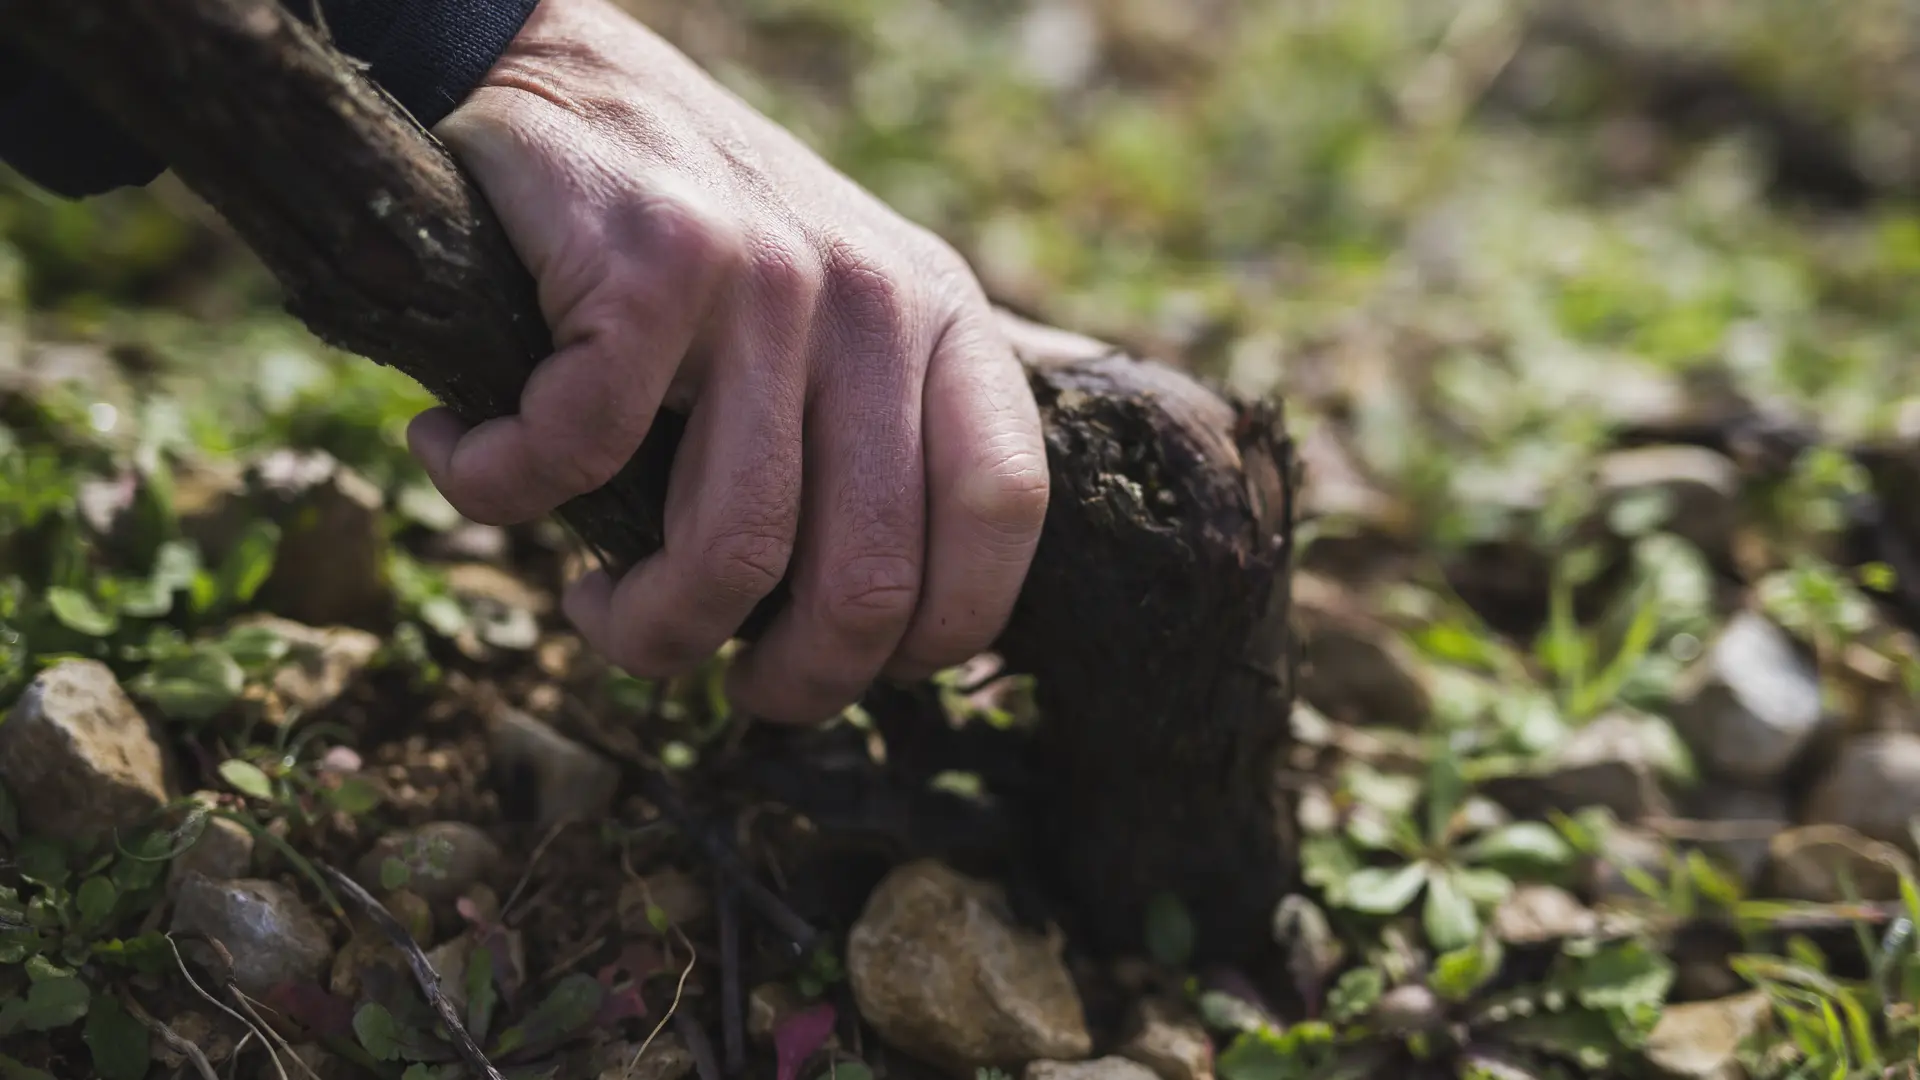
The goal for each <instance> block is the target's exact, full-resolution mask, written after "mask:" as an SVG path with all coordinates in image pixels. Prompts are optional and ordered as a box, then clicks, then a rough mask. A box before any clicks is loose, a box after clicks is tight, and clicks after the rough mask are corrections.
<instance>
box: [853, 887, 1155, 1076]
mask: <svg viewBox="0 0 1920 1080" xmlns="http://www.w3.org/2000/svg"><path fill="white" fill-rule="evenodd" d="M1005 905H1006V901H1005V896H1004V894H1003V892H1002V891H1001V890H1000V889H999V888H998V887H996V886H993V885H991V884H988V883H986V882H982V881H977V880H974V879H972V878H969V877H966V876H963V875H961V874H959V873H956V872H955V871H953V870H951V869H949V868H948V867H946V866H945V865H943V864H941V863H939V862H937V861H935V860H931V859H921V860H918V861H915V862H911V863H907V864H905V865H903V866H900V867H897V868H895V869H894V870H893V871H892V872H891V873H889V874H888V875H887V876H886V878H885V879H883V880H882V881H881V883H880V885H879V886H878V887H877V888H875V890H874V891H873V893H872V895H871V896H869V897H868V900H867V904H866V908H865V910H864V911H863V912H862V913H861V915H860V918H859V919H858V921H856V922H855V923H854V926H853V929H852V931H851V933H850V934H849V935H848V938H847V956H846V964H847V974H848V978H849V981H850V983H851V985H852V988H853V994H854V998H855V1001H856V1002H857V1003H858V1005H859V1009H860V1015H861V1016H862V1017H863V1018H864V1019H865V1020H866V1021H867V1022H868V1023H869V1024H871V1025H873V1027H874V1029H875V1030H876V1031H878V1032H879V1034H880V1036H881V1038H883V1039H885V1040H886V1041H887V1042H888V1043H891V1044H892V1045H893V1046H895V1047H897V1048H899V1049H900V1050H903V1051H905V1052H906V1053H908V1054H911V1055H913V1056H916V1057H919V1058H922V1059H923V1060H925V1061H927V1062H929V1063H931V1064H934V1065H938V1066H941V1067H943V1068H945V1069H947V1070H949V1071H951V1072H952V1073H953V1074H954V1075H955V1076H958V1077H961V1078H963V1080H965V1078H971V1077H972V1076H973V1073H974V1070H975V1069H977V1068H980V1067H982V1066H991V1067H998V1068H1003V1069H1004V1068H1015V1067H1018V1066H1019V1065H1021V1064H1022V1063H1025V1062H1031V1061H1035V1060H1036V1059H1055V1060H1078V1059H1080V1058H1084V1057H1085V1056H1086V1055H1087V1054H1088V1053H1090V1052H1091V1051H1092V1049H1093V1040H1092V1037H1091V1036H1090V1035H1089V1034H1088V1031H1087V1024H1086V1018H1085V1014H1084V1011H1083V1009H1082V1007H1081V1003H1080V996H1079V993H1078V991H1077V990H1076V988H1075V987H1074V983H1073V979H1072V977H1071V976H1070V975H1069V974H1068V972H1067V967H1066V964H1065V962H1064V961H1063V960H1062V958H1061V946H1060V943H1059V942H1057V941H1053V940H1049V939H1048V938H1044V937H1041V936H1040V935H1038V934H1035V933H1033V932H1032V931H1029V930H1025V929H1022V928H1020V927H1017V926H1015V925H1014V924H1013V921H1012V919H1011V917H1010V916H1009V914H1008V913H1007V910H1006V906H1005ZM1128 1064H1129V1065H1132V1063H1131V1062H1129V1063H1128ZM1132 1067H1133V1068H1134V1069H1138V1070H1139V1071H1140V1072H1142V1073H1145V1072H1146V1070H1145V1069H1144V1068H1143V1067H1141V1066H1138V1065H1132ZM1147 1075H1149V1076H1150V1075H1151V1074H1150V1073H1149V1074H1147Z"/></svg>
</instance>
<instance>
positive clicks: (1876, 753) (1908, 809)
mask: <svg viewBox="0 0 1920 1080" xmlns="http://www.w3.org/2000/svg"><path fill="white" fill-rule="evenodd" d="M1915 817H1920V734H1915V733H1913V732H1910V731H1878V732H1872V733H1870V734H1865V735H1857V736H1855V737H1853V738H1851V739H1848V740H1847V741H1846V742H1845V743H1844V744H1842V745H1841V747H1840V750H1839V753H1838V754H1837V755H1836V756H1835V758H1834V760H1833V763H1832V764H1831V765H1829V766H1828V767H1827V770H1826V773H1825V775H1823V776H1822V777H1821V778H1820V780H1819V781H1818V782H1816V783H1815V784H1814V785H1813V792H1812V793H1811V794H1810V795H1808V796H1807V802H1806V806H1805V808H1804V812H1803V813H1802V814H1801V819H1802V820H1803V821H1806V822H1807V823H1808V824H1818V825H1844V826H1846V827H1847V828H1849V829H1852V830H1854V831H1855V832H1858V833H1860V834H1862V835H1864V836H1868V837H1871V838H1873V839H1875V840H1884V841H1886V842H1887V843H1889V844H1897V845H1899V846H1900V847H1902V848H1905V849H1906V850H1908V851H1909V852H1911V851H1913V843H1914V841H1913V834H1912V832H1911V831H1910V825H1909V823H1910V822H1912V821H1913V819H1914V818H1915Z"/></svg>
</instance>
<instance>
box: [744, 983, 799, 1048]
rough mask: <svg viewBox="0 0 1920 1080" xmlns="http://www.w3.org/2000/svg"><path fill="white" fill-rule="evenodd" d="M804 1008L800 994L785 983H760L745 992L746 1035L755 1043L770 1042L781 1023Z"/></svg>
mask: <svg viewBox="0 0 1920 1080" xmlns="http://www.w3.org/2000/svg"><path fill="white" fill-rule="evenodd" d="M806 1007H807V1003H806V1001H805V1000H803V999H802V998H801V997H800V992H799V991H798V990H795V989H794V988H793V987H791V986H788V985H787V984H786V983H777V982H769V983H761V984H760V985H759V986H756V987H754V988H753V989H752V990H750V991H748V992H747V1034H748V1035H749V1036H751V1037H752V1039H753V1041H754V1042H757V1043H767V1042H772V1041H773V1033H774V1031H775V1029H777V1028H779V1026H780V1024H781V1022H782V1021H784V1020H786V1018H787V1017H789V1016H792V1015H793V1014H794V1013H797V1012H799V1011H800V1010H801V1009H804V1008H806Z"/></svg>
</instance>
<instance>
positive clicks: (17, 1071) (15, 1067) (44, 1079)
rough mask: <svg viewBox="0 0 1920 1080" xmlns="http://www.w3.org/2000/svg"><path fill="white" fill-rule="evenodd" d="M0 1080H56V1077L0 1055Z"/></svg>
mask: <svg viewBox="0 0 1920 1080" xmlns="http://www.w3.org/2000/svg"><path fill="white" fill-rule="evenodd" d="M0 1080H54V1076H53V1074H52V1073H48V1072H42V1071H40V1070H39V1069H36V1068H34V1067H33V1066H31V1065H28V1064H25V1063H24V1062H19V1061H15V1060H14V1059H13V1058H10V1057H8V1056H7V1055H5V1054H0Z"/></svg>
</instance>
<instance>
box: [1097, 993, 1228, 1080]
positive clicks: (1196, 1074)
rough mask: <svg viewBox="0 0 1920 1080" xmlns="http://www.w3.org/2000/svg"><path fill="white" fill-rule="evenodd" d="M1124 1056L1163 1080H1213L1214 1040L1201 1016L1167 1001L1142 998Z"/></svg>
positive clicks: (1124, 1046) (1123, 1052)
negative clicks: (1143, 999) (1208, 1033)
mask: <svg viewBox="0 0 1920 1080" xmlns="http://www.w3.org/2000/svg"><path fill="white" fill-rule="evenodd" d="M1120 1053H1121V1055H1122V1056H1124V1057H1127V1058H1130V1059H1132V1060H1134V1061H1137V1062H1139V1063H1140V1064H1142V1065H1145V1066H1146V1067H1147V1068H1149V1069H1152V1070H1153V1072H1154V1075H1156V1076H1158V1077H1159V1078H1160V1080H1213V1041H1212V1040H1211V1039H1209V1038H1207V1029H1206V1028H1205V1027H1204V1026H1202V1025H1201V1023H1200V1021H1199V1018H1197V1017H1195V1016H1193V1015H1191V1014H1189V1013H1188V1012H1186V1011H1185V1010H1183V1009H1178V1008H1175V1007H1174V1006H1172V1005H1170V1004H1169V1003H1167V1002H1164V1001H1156V1000H1153V999H1151V998H1150V999H1148V1000H1145V1001H1142V1002H1141V1003H1140V1004H1139V1006H1138V1007H1137V1008H1136V1009H1135V1011H1134V1022H1133V1035H1132V1036H1131V1037H1130V1038H1128V1039H1127V1041H1126V1044H1125V1045H1123V1046H1122V1047H1121V1048H1120Z"/></svg>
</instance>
